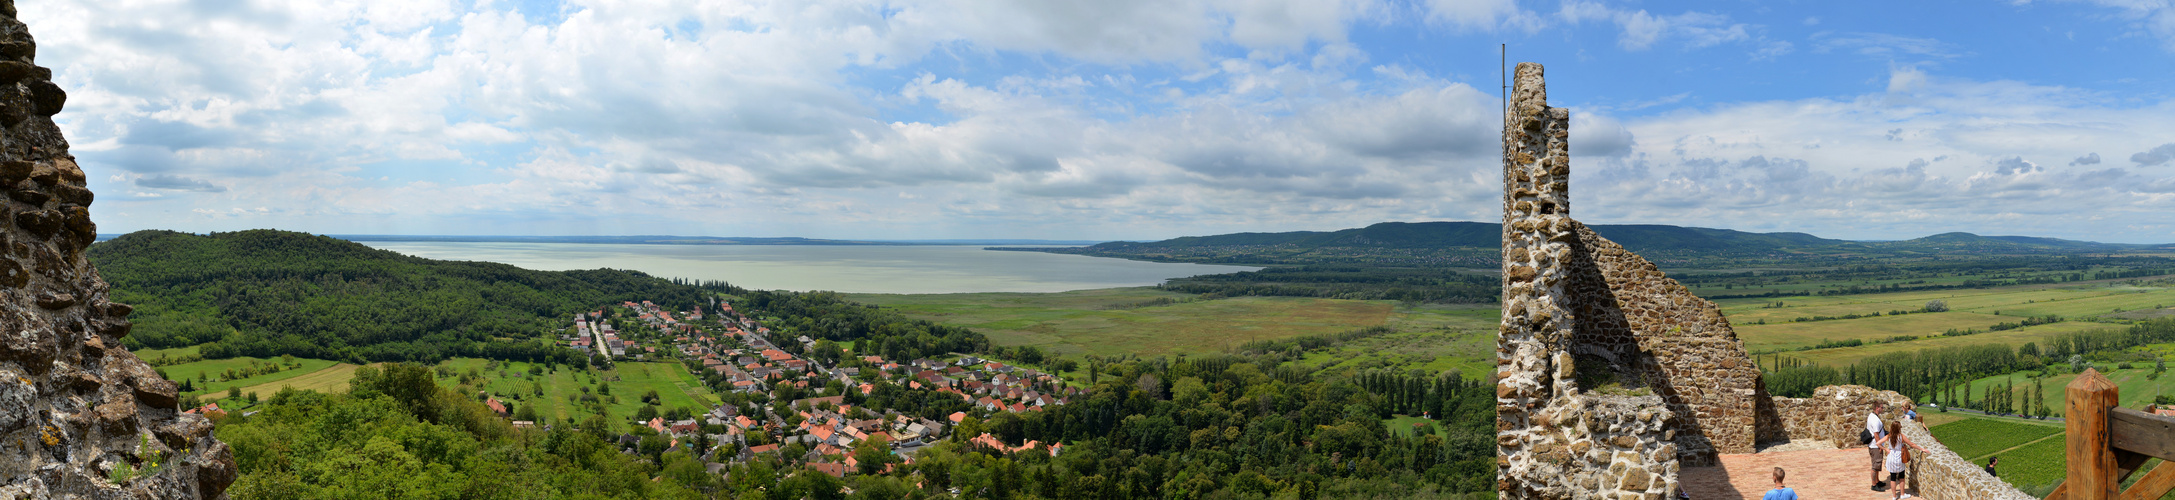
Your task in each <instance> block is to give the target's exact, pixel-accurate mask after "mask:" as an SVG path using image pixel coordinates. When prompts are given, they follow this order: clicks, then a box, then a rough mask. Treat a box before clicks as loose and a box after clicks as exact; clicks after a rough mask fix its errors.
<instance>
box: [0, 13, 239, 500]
mask: <svg viewBox="0 0 2175 500" xmlns="http://www.w3.org/2000/svg"><path fill="white" fill-rule="evenodd" d="M36 52H37V44H36V42H35V41H33V40H32V39H31V37H30V32H29V30H28V28H27V27H26V26H24V25H23V23H22V22H21V21H18V20H16V19H15V4H14V2H13V1H12V0H0V190H5V191H7V198H6V199H0V499H16V498H218V497H222V493H223V492H224V491H225V490H226V488H227V485H228V484H231V483H233V482H234V479H235V473H236V471H235V468H234V458H233V453H232V452H231V451H230V450H229V449H228V448H227V446H226V444H224V443H221V442H219V441H218V440H217V439H214V438H213V437H212V425H211V423H210V422H207V421H205V420H204V419H203V418H202V417H198V416H196V415H191V414H183V413H181V412H179V411H177V409H176V408H175V407H176V406H177V405H178V404H179V401H178V398H177V397H176V394H175V387H174V384H173V383H172V382H167V381H166V380H165V379H164V378H162V377H160V376H159V375H158V374H157V373H156V372H154V371H152V369H151V367H150V366H149V365H145V364H144V363H143V361H141V360H139V359H137V358H136V355H134V354H131V353H129V352H128V351H127V350H126V349H123V348H122V347H121V338H122V337H123V336H126V335H128V330H129V322H128V319H127V317H128V313H129V307H128V306H127V305H123V304H116V303H113V302H110V301H108V300H107V290H106V283H105V280H103V279H100V278H99V277H98V270H96V269H93V268H92V267H91V265H90V263H89V262H88V261H86V260H84V258H83V249H84V248H85V247H88V246H90V244H91V242H92V241H93V240H94V239H95V238H96V237H97V228H96V227H95V226H93V225H92V224H91V216H90V210H89V206H90V204H91V191H90V190H89V189H86V188H85V187H84V184H83V182H84V174H83V170H82V169H81V168H78V167H77V166H76V163H75V157H73V156H70V155H69V154H68V142H67V140H66V139H64V138H62V137H61V132H60V128H59V127H56V126H54V125H53V120H52V116H53V114H54V113H58V112H60V110H61V106H62V104H64V103H65V102H66V101H67V98H68V95H67V94H66V93H64V92H62V91H61V89H60V87H59V86H57V85H54V84H53V82H52V70H49V69H46V68H42V67H38V66H36V65H34V64H33V60H32V59H33V57H34V56H35V54H36ZM116 469H124V470H131V471H143V472H142V473H139V474H134V475H132V477H127V478H123V477H122V476H123V475H122V474H116V473H115V472H116ZM113 479H122V481H121V484H115V482H114V481H113Z"/></svg>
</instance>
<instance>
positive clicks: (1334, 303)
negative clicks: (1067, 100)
mask: <svg viewBox="0 0 2175 500" xmlns="http://www.w3.org/2000/svg"><path fill="white" fill-rule="evenodd" d="M1189 297H1192V296H1191V295H1187V294H1182V293H1175V292H1165V291H1160V290H1155V289H1153V288H1145V287H1142V288H1111V289H1101V290H1081V291H1073V292H1060V293H961V294H928V295H892V294H850V295H847V296H846V298H847V299H848V300H852V301H855V302H862V303H868V304H877V305H881V306H884V307H889V308H896V309H898V310H900V311H901V312H904V313H906V314H907V315H908V316H911V317H915V318H921V319H927V320H930V321H936V322H939V323H944V324H948V325H953V326H962V327H967V328H973V329H975V330H976V331H979V332H982V333H983V334H984V335H988V336H989V339H990V341H991V342H993V343H996V344H998V345H1007V346H1017V345H1030V346H1037V347H1041V348H1043V349H1045V350H1048V351H1054V352H1055V353H1058V354H1065V355H1075V356H1077V355H1082V354H1098V355H1115V354H1136V355H1144V356H1157V355H1168V354H1175V353H1206V352H1220V351H1224V350H1227V349H1230V348H1235V347H1238V346H1239V345H1242V344H1245V343H1247V342H1252V341H1256V340H1270V339H1279V338H1286V337H1293V336H1298V335H1310V334H1329V333H1337V332H1342V331H1347V330H1352V329H1357V328H1365V327H1370V326H1378V325H1384V324H1391V323H1393V322H1396V321H1403V322H1409V323H1413V324H1423V323H1430V322H1437V323H1440V322H1452V321H1455V322H1466V323H1469V322H1470V321H1467V320H1466V319H1465V317H1464V316H1458V315H1454V314H1437V313H1434V312H1419V313H1414V314H1415V315H1417V316H1422V317H1416V318H1405V319H1398V318H1397V316H1398V314H1399V313H1398V312H1396V311H1395V309H1396V307H1395V306H1396V303H1395V302H1391V301H1358V300H1338V299H1317V298H1303V297H1235V298H1228V299H1218V300H1201V301H1194V302H1185V303H1178V304H1171V305H1158V306H1149V307H1135V308H1114V307H1122V306H1125V305H1128V304H1138V303H1141V302H1143V301H1147V300H1152V299H1173V300H1178V299H1185V298H1189ZM1423 309H1424V308H1423ZM1489 309H1490V310H1493V307H1492V306H1490V307H1489ZM1429 316H1439V317H1440V318H1435V319H1429V318H1428V317H1429ZM1486 323H1487V324H1488V325H1489V326H1488V327H1487V328H1486V331H1487V332H1489V333H1490V334H1491V335H1492V334H1493V332H1494V331H1495V330H1494V326H1493V324H1494V323H1495V319H1494V315H1493V314H1490V315H1489V318H1488V320H1487V321H1486Z"/></svg>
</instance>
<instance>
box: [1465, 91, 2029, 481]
mask: <svg viewBox="0 0 2175 500" xmlns="http://www.w3.org/2000/svg"><path fill="white" fill-rule="evenodd" d="M1569 124H1570V113H1569V112H1568V110H1565V109H1562V108H1553V107H1549V106H1548V92H1547V89H1546V87H1545V86H1544V84H1543V82H1542V71H1541V66H1540V65H1539V64H1534V63H1519V64H1518V68H1517V73H1516V77H1515V80H1514V86H1513V87H1512V90H1511V94H1510V102H1509V107H1508V109H1506V110H1505V116H1504V122H1503V256H1502V257H1503V313H1502V325H1501V329H1500V331H1499V333H1498V335H1497V337H1496V371H1495V378H1496V380H1497V385H1496V389H1495V394H1496V489H1497V491H1498V492H1499V493H1500V494H1501V496H1503V497H1505V498H1551V499H1553V498H1605V499H1662V498H1669V497H1673V496H1674V494H1675V493H1676V492H1677V472H1678V471H1679V470H1680V469H1681V468H1682V467H1688V466H1713V465H1717V464H1718V460H1717V455H1719V454H1742V453H1753V452H1754V451H1756V450H1757V448H1758V446H1759V444H1761V443H1768V442H1785V441H1791V440H1807V439H1812V440H1820V441H1826V442H1828V443H1830V444H1832V445H1834V446H1837V447H1840V448H1848V447H1855V446H1861V445H1860V444H1859V443H1858V442H1857V430H1858V429H1859V428H1861V427H1862V426H1863V422H1864V421H1865V415H1866V413H1868V412H1869V411H1871V408H1872V407H1873V405H1874V404H1875V403H1886V404H1887V405H1888V408H1889V411H1888V412H1887V415H1884V419H1890V420H1892V419H1896V418H1900V417H1901V416H1902V413H1903V412H1904V410H1905V409H1907V408H1910V406H1911V401H1910V400H1909V399H1908V398H1905V397H1903V396H1902V395H1899V394H1896V393H1894V392H1890V391H1876V390H1873V389H1870V388H1867V387H1863V386H1828V387H1821V388H1818V389H1817V390H1816V391H1815V393H1814V396H1813V397H1810V398H1776V397H1773V396H1771V395H1769V394H1768V392H1767V387H1766V383H1765V382H1764V381H1763V380H1762V379H1761V377H1760V371H1759V368H1758V367H1757V366H1755V365H1754V364H1753V363H1752V360H1751V358H1750V357H1749V356H1748V355H1747V353H1746V352H1745V349H1744V344H1743V343H1742V342H1740V341H1739V340H1738V339H1737V334H1736V332H1734V331H1732V330H1731V329H1730V324H1729V320H1728V319H1726V318H1724V317H1723V316H1722V312H1721V310H1720V309H1719V308H1717V307H1715V305H1714V304H1713V303H1711V302H1708V301H1706V300H1703V299H1700V298H1699V297H1696V296H1693V295H1692V293H1691V290H1690V289H1687V288H1685V287H1684V286H1683V285H1681V284H1679V283H1677V282H1676V281H1675V280H1672V279H1669V277H1668V276H1666V275H1664V274H1663V273H1662V272H1661V271H1660V270H1659V269H1658V268H1656V267H1655V266H1654V264H1653V263H1652V262H1648V261H1647V260H1646V259H1644V258H1641V257H1639V256H1638V255H1637V254H1634V253H1632V252H1630V251H1628V250H1625V249H1624V247H1623V246H1622V245H1618V244H1616V243H1615V242H1612V241H1609V240H1608V239H1607V238H1603V237H1601V235H1599V234H1596V233H1594V232H1593V230H1591V229H1589V228H1587V227H1586V226H1585V225H1584V224H1581V223H1579V222H1578V221H1577V220H1574V219H1572V218H1571V215H1570V188H1569V181H1570V174H1571V168H1570V165H1571V163H1570V155H1569V151H1570V147H1569V144H1568V143H1567V141H1568V138H1569V135H1570V130H1569ZM1913 425H1915V424H1913ZM1914 429H1916V433H1915V434H1912V435H1911V437H1913V438H1916V439H1920V441H1919V442H1920V443H1921V444H1928V445H1929V448H1937V447H1939V443H1936V442H1934V441H1933V439H1932V437H1931V436H1930V435H1925V434H1924V431H1923V428H1918V427H1914ZM1921 436H1924V437H1922V438H1921ZM1939 451H1940V453H1934V454H1933V455H1936V457H1934V459H1933V460H1927V461H1925V462H1923V463H1922V464H1920V465H1919V466H1920V467H1924V468H1926V470H1925V471H1924V472H1925V474H1924V477H1925V479H1926V482H1927V483H1928V484H1926V485H1925V487H1926V495H1925V496H1927V497H1929V498H1936V499H1939V498H1995V497H2001V498H2008V497H2013V496H2014V495H2011V494H2010V493H2011V492H2013V491H2014V490H2013V489H2008V488H2006V486H2004V485H2001V483H2000V482H1999V481H1998V480H1994V479H1992V478H1991V477H1983V476H1985V473H1984V472H1983V471H1978V470H1977V469H1975V468H1972V467H1968V466H1969V465H1970V464H1969V463H1968V462H1963V461H1962V460H1961V459H1957V458H1954V454H1953V453H1947V455H1946V457H1942V456H1939V455H1941V453H1946V451H1947V450H1946V449H1940V450H1939ZM1959 464H1961V465H1959ZM1989 481H1991V482H1989ZM1982 495H1993V496H1982Z"/></svg>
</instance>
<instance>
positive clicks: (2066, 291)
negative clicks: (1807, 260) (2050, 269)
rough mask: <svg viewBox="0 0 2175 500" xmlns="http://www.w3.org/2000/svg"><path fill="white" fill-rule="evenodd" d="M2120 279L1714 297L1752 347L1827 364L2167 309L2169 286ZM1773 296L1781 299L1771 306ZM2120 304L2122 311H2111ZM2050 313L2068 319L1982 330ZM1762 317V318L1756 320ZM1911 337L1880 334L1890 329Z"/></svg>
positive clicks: (2028, 335) (2082, 326)
mask: <svg viewBox="0 0 2175 500" xmlns="http://www.w3.org/2000/svg"><path fill="white" fill-rule="evenodd" d="M2129 283H2130V282H2129V281H2128V280H2114V281H2093V282H2076V283H2062V284H2047V285H2019V286H2012V287H2002V288H1987V289H1971V290H1937V291H1915V292H1895V293H1869V294H1858V295H1831V296H1815V297H1782V298H1769V299H1726V300H1722V301H1718V302H1717V305H1718V306H1720V307H1721V308H1722V312H1723V314H1724V315H1726V316H1728V317H1729V320H1730V323H1731V326H1732V327H1733V328H1734V329H1735V330H1736V331H1737V335H1738V338H1740V339H1743V340H1744V342H1745V347H1746V348H1747V349H1749V350H1751V351H1754V352H1776V351H1792V352H1790V355H1792V356H1797V357H1800V358H1804V359H1806V360H1808V361H1812V362H1815V363H1820V364H1824V365H1828V366H1835V367H1842V366H1845V365H1849V364H1851V363H1855V362H1857V361H1858V360H1860V359H1864V358H1866V357H1869V356H1873V355H1878V354H1882V353H1887V352H1895V351H1915V350H1918V349H1925V348H1935V347H1950V346H1958V345H1973V344H1985V343H2001V344H2007V345H2011V346H2018V345H2023V344H2024V343H2026V342H2039V343H2040V344H2041V345H2042V346H2044V345H2045V342H2046V340H2047V339H2048V338H2050V337H2053V336H2055V335H2059V334H2063V333H2072V332H2078V331H2083V330H2089V329H2093V328H2111V329H2120V328H2123V327H2124V326H2123V325H2121V324H2110V323H2093V322H2090V321H2083V320H2093V319H2097V318H2101V317H2105V318H2108V319H2116V320H2121V319H2136V318H2141V317H2148V316H2155V315H2160V314H2168V313H2175V311H2170V310H2168V309H2161V307H2164V306H2175V288H2160V287H2141V286H2134V285H2131V284H2129ZM1932 300H1940V301H1942V302H1944V303H1946V304H1947V305H1948V307H1949V311H1948V312H1941V313H1914V314H1906V315H1900V316H1888V315H1886V314H1887V313H1889V312H1891V311H1898V310H1906V311H1910V310H1919V309H1920V308H1923V307H1925V305H1926V302H1927V301H1932ZM1777 303H1780V304H1781V307H1774V305H1775V304H1777ZM2117 311H2122V312H2117ZM1872 313H1881V314H1883V316H1877V317H1868V318H1858V319H1835V320H1824V321H1809V322H1802V323H1800V322H1794V321H1793V320H1795V319H1797V318H1806V317H1816V316H1827V317H1839V316H1844V315H1850V314H1859V315H1864V314H1872ZM2046 315H2057V316H2062V317H2063V318H2065V319H2068V320H2069V321H2065V322H2062V323H2055V324H2049V325H2039V326H2031V327H2023V328H2017V329H2012V330H2005V331H1999V332H1987V331H1986V330H1987V327H1989V326H1992V325H1995V324H1998V323H2018V322H2021V321H2023V320H2024V319H2025V318H2026V317H2034V316H2046ZM1762 321H1764V322H1765V324H1761V322H1762ZM1950 329H1957V330H1962V329H1975V330H1978V331H1980V332H1982V333H1978V334H1975V335H1967V336H1961V337H1941V336H1940V335H1941V334H1942V333H1943V332H1946V331H1948V330H1950ZM1903 335H1910V336H1917V337H1919V338H1918V339H1917V340H1911V341H1901V342H1885V340H1887V339H1890V338H1893V337H1896V336H1903ZM1853 339H1855V340H1860V341H1868V342H1870V341H1884V342H1880V343H1871V344H1867V345H1864V346H1860V347H1843V348H1830V349H1814V350H1805V351H1796V350H1797V349H1803V348H1807V347H1810V346H1815V345H1818V344H1820V343H1821V342H1822V341H1824V340H1833V341H1844V340H1853Z"/></svg>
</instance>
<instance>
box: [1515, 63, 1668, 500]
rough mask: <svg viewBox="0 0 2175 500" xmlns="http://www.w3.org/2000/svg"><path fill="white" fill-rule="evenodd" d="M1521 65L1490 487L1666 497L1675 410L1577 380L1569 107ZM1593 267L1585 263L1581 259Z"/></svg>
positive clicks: (1554, 494) (1582, 285) (1581, 285)
mask: <svg viewBox="0 0 2175 500" xmlns="http://www.w3.org/2000/svg"><path fill="white" fill-rule="evenodd" d="M1541 73H1542V72H1541V66H1540V65H1538V64H1533V63H1519V64H1518V70H1517V80H1516V82H1517V83H1516V86H1515V87H1514V88H1513V90H1512V97H1511V102H1510V104H1511V105H1510V109H1508V110H1507V111H1506V113H1507V114H1506V115H1505V116H1504V127H1503V207H1504V209H1503V255H1502V259H1503V315H1502V325H1501V329H1500V331H1499V332H1498V334H1497V336H1496V379H1497V385H1496V460H1497V467H1496V490H1497V491H1498V492H1499V493H1500V494H1501V495H1503V496H1505V497H1508V498H1589V497H1591V498H1602V497H1606V498H1663V497H1664V496H1665V495H1668V494H1669V493H1672V492H1674V491H1676V489H1677V485H1676V475H1677V474H1676V473H1677V468H1678V467H1679V461H1678V459H1677V456H1678V454H1679V453H1680V452H1679V451H1678V450H1677V446H1676V444H1674V441H1675V439H1676V438H1677V435H1676V434H1677V432H1678V431H1679V430H1681V429H1683V428H1684V424H1683V418H1682V415H1681V414H1679V413H1678V412H1677V411H1673V410H1671V409H1670V408H1669V406H1668V405H1667V404H1666V403H1665V402H1664V401H1663V398H1662V397H1658V396H1651V395H1649V396H1633V395H1629V394H1617V395H1603V394H1598V393H1588V392H1586V391H1584V390H1581V388H1580V387H1579V386H1578V368H1577V362H1576V361H1575V356H1574V354H1573V349H1572V348H1573V347H1574V345H1575V341H1574V337H1575V336H1576V332H1577V325H1578V323H1579V321H1580V319H1579V318H1578V317H1577V315H1576V312H1577V311H1575V310H1573V308H1572V305H1574V304H1577V303H1578V301H1577V300H1576V298H1577V297H1578V295H1575V294H1573V293H1572V292H1573V291H1574V290H1579V289H1590V288H1591V287H1592V286H1593V285H1592V283H1591V281H1590V280H1588V281H1583V282H1582V281H1581V280H1580V276H1579V275H1578V272H1577V271H1578V269H1579V268H1580V267H1581V266H1580V265H1579V264H1576V263H1575V262H1576V261H1578V260H1579V259H1580V258H1581V256H1582V252H1581V251H1580V250H1579V248H1578V247H1579V246H1581V245H1580V237H1579V234H1578V230H1579V229H1580V226H1579V224H1578V222H1577V221H1575V220H1572V219H1571V217H1570V189H1569V181H1570V148H1569V142H1568V139H1569V132H1570V128H1569V127H1570V113H1569V110H1567V109H1562V108H1551V107H1549V106H1548V94H1547V89H1546V88H1545V87H1544V85H1543V83H1542V79H1541V76H1542V74H1541ZM1587 267H1590V266H1587Z"/></svg>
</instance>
